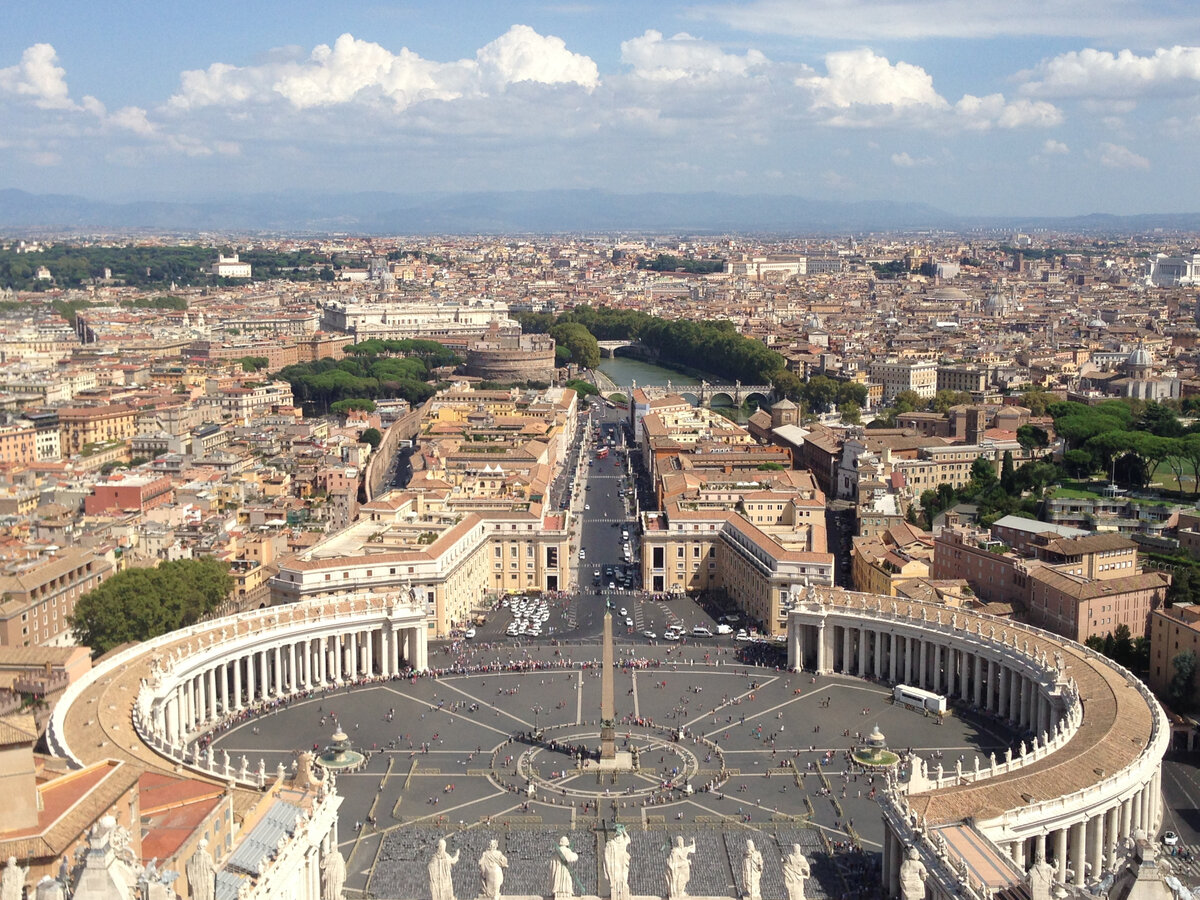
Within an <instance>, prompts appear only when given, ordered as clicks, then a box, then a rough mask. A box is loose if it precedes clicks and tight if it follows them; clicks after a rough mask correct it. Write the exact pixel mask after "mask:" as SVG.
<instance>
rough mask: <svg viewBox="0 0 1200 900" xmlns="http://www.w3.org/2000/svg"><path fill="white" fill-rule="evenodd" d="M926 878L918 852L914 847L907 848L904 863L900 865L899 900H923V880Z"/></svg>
mask: <svg viewBox="0 0 1200 900" xmlns="http://www.w3.org/2000/svg"><path fill="white" fill-rule="evenodd" d="M928 877H929V872H928V870H927V869H926V868H925V864H924V863H923V862H921V854H920V852H919V851H918V850H917V848H916V847H909V848H908V854H907V856H906V857H905V860H904V862H902V863H900V898H901V900H925V879H926V878H928Z"/></svg>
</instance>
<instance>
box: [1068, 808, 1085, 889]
mask: <svg viewBox="0 0 1200 900" xmlns="http://www.w3.org/2000/svg"><path fill="white" fill-rule="evenodd" d="M1086 832H1087V827H1086V825H1085V823H1083V822H1076V823H1075V824H1074V825H1072V826H1071V868H1072V869H1074V870H1075V874H1074V877H1073V878H1072V879H1071V883H1072V884H1073V885H1075V886H1076V887H1083V880H1084V871H1083V870H1084V867H1085V866H1086V865H1087V856H1086V851H1087V837H1086Z"/></svg>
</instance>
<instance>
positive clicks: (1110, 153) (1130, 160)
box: [1097, 144, 1150, 169]
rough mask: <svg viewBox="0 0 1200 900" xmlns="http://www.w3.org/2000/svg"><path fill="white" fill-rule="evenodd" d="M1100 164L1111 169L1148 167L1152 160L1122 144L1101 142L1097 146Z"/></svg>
mask: <svg viewBox="0 0 1200 900" xmlns="http://www.w3.org/2000/svg"><path fill="white" fill-rule="evenodd" d="M1097 152H1098V156H1097V158H1098V159H1099V160H1100V165H1102V166H1105V167H1107V168H1109V169H1148V168H1150V160H1148V159H1146V157H1144V156H1141V155H1139V154H1137V153H1134V152H1133V151H1132V150H1130V149H1129V148H1128V147H1123V146H1121V145H1120V144H1101V145H1100V146H1099V148H1097Z"/></svg>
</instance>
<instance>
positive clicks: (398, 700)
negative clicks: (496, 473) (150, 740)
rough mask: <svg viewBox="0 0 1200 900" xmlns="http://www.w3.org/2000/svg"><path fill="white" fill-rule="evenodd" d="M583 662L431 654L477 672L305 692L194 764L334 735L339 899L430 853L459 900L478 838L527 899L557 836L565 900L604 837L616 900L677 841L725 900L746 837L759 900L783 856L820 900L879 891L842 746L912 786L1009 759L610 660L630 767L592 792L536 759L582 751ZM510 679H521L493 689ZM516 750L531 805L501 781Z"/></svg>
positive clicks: (575, 650) (857, 695)
mask: <svg viewBox="0 0 1200 900" xmlns="http://www.w3.org/2000/svg"><path fill="white" fill-rule="evenodd" d="M599 655H600V644H599V643H598V642H594V643H584V644H580V643H574V642H573V643H570V644H566V643H564V644H562V645H558V646H555V645H552V644H550V643H546V644H544V645H543V646H541V647H536V646H533V647H526V648H517V647H513V646H511V645H507V644H495V645H465V646H463V645H459V646H456V647H445V646H434V647H431V652H430V666H431V667H433V668H434V669H450V668H453V667H459V668H468V669H472V670H477V669H479V667H482V666H492V667H496V670H492V671H467V672H458V673H454V672H449V671H446V672H443V673H442V674H439V675H438V676H437V677H432V676H424V677H420V678H415V679H394V680H389V681H376V682H370V683H366V684H361V685H355V686H351V687H349V688H340V689H338V690H336V691H326V692H320V693H316V694H313V695H311V696H309V697H306V698H304V699H296V700H292V701H290V702H288V703H286V704H284V705H280V706H279V707H278V708H277V709H276V711H274V712H271V713H269V714H265V715H259V716H257V717H255V718H251V719H247V720H246V721H243V722H241V723H238V724H237V725H235V726H234V727H232V728H230V729H229V730H227V731H225V732H223V733H222V734H220V735H219V736H218V737H217V738H215V739H214V741H213V746H214V747H215V748H216V749H217V750H218V751H220V750H228V752H229V754H230V756H231V757H232V758H233V759H235V760H237V759H240V758H241V756H243V755H245V756H246V757H247V758H248V759H249V760H250V761H251V764H252V765H254V766H256V765H257V764H258V760H259V759H260V758H261V759H263V760H265V762H266V765H267V768H268V770H269V771H270V770H274V768H275V766H276V765H277V764H278V763H280V762H282V763H283V764H284V765H285V766H287V765H290V764H291V762H292V759H293V752H294V751H296V750H301V749H312V747H313V745H314V744H318V745H319V746H320V747H324V746H326V745H327V744H328V743H329V740H330V736H331V735H332V734H333V732H334V731H335V730H336V728H337V727H338V726H340V727H341V728H342V729H344V730H345V731H346V733H347V734H348V735H349V737H350V739H351V741H352V743H353V745H354V747H355V749H357V750H360V751H362V752H363V753H364V754H366V755H367V757H368V760H367V763H366V764H365V766H364V767H363V768H362V769H361V770H360V771H357V772H353V773H347V774H342V775H340V776H338V780H337V783H338V790H339V792H340V793H341V794H342V795H343V796H344V798H345V800H344V803H343V805H342V809H341V832H340V842H341V848H342V851H343V853H345V854H346V856H347V859H348V865H347V883H346V891H347V896H348V897H368V896H370V897H379V898H400V897H403V898H407V897H414V898H425V897H428V896H429V893H428V891H429V885H428V877H427V875H426V869H425V866H426V864H427V862H428V859H429V857H430V856H431V855H432V853H433V849H434V847H435V845H436V842H437V839H438V838H439V837H446V839H447V844H448V849H449V850H450V852H451V853H453V852H454V851H455V850H456V849H459V850H461V851H462V852H461V856H460V859H459V863H458V865H457V866H455V868H454V876H453V877H454V884H455V891H456V895H457V896H459V897H474V896H477V894H478V889H479V869H478V859H479V856H480V854H481V853H482V852H483V850H484V849H485V848H486V847H487V843H488V841H489V840H490V839H492V838H495V839H497V840H498V841H499V844H500V849H501V850H502V851H503V852H505V853H506V854H507V855H508V857H509V868H508V870H507V871H506V873H505V881H504V887H503V893H505V894H509V893H512V894H539V893H541V894H544V893H545V892H546V890H547V887H548V884H549V861H550V855H551V852H552V850H553V847H554V845H555V844H556V843H557V840H558V838H559V837H560V836H562V835H566V836H568V837H569V838H570V839H571V845H572V847H573V848H574V849H575V851H576V852H577V853H579V854H580V859H579V862H578V863H576V864H575V865H574V866H573V870H574V871H575V873H576V878H577V880H578V882H579V887H578V889H577V891H576V893H577V894H579V893H587V894H595V893H597V892H598V891H599V893H601V895H604V896H607V884H606V882H604V880H603V864H602V859H603V840H604V835H605V833H606V831H611V829H612V827H613V826H614V824H615V822H621V823H623V824H625V826H626V827H627V829H628V830H629V833H630V835H631V838H632V844H631V846H630V853H631V857H632V864H631V868H630V888H631V890H632V892H633V894H634V895H662V894H663V893H664V892H665V881H664V874H663V873H664V871H665V864H666V855H667V848H668V847H669V846H670V845H671V844H672V843H674V838H675V835H676V834H680V835H683V836H684V837H685V842H687V843H690V842H691V841H692V840H695V841H696V853H695V855H694V856H693V857H692V881H691V886H690V887H689V893H690V894H692V895H693V896H705V895H709V896H735V895H740V892H741V884H740V880H741V857H742V854H743V852H744V851H745V846H746V840H747V839H748V838H749V839H752V840H754V841H755V844H756V846H758V848H759V849H760V850H761V851H762V853H763V859H764V871H763V876H762V890H763V895H764V896H785V894H786V892H785V891H784V887H783V880H782V871H781V859H782V857H783V856H785V855H787V853H789V852H790V851H791V848H792V844H793V843H799V844H800V845H801V846H802V847H803V848H804V850H805V853H806V854H807V855H808V856H809V859H810V863H811V865H812V871H813V877H812V878H811V879H810V880H809V884H808V896H809V897H813V898H824V897H853V896H861V897H869V896H873V894H874V887H875V885H877V883H878V868H879V866H878V854H879V851H880V841H881V838H882V833H883V826H882V822H881V820H880V816H879V811H878V809H877V807H876V805H875V802H874V799H873V796H872V789H873V788H874V787H879V786H881V785H882V777H881V776H878V775H876V776H874V779H873V780H872V776H871V775H869V774H867V773H865V772H862V771H861V770H859V769H857V767H853V766H850V765H849V764H848V762H847V760H846V757H845V754H846V751H848V750H849V749H850V748H851V747H853V746H855V745H857V744H858V743H860V741H859V740H858V739H857V738H856V735H861V736H865V735H866V734H868V733H869V732H870V731H871V730H872V728H873V727H874V726H875V725H876V724H878V725H879V727H880V728H881V730H882V731H883V732H884V734H885V735H886V736H887V742H888V745H889V746H890V747H891V748H893V749H896V750H898V751H903V750H905V749H907V748H915V749H916V751H917V752H918V753H920V754H921V755H923V756H924V757H925V758H926V759H927V760H928V761H929V763H930V766H931V767H933V766H935V765H936V764H937V763H938V762H943V763H944V764H945V766H946V767H947V768H953V766H954V763H955V762H956V761H957V760H958V759H959V758H960V757H961V758H962V760H963V766H964V768H965V769H968V770H969V769H972V768H973V766H974V759H975V756H976V755H978V757H979V760H980V763H981V765H986V764H987V758H988V753H989V752H995V753H996V755H997V756H1000V757H1002V756H1003V753H1004V750H1005V748H1007V747H1010V746H1013V745H1014V743H1015V742H1016V741H1017V740H1018V736H1015V735H1013V734H1011V733H1010V732H1009V731H1008V730H1007V729H1006V727H1005V726H1004V725H1002V724H1001V723H1000V722H999V721H997V720H994V719H991V718H990V717H977V716H975V715H974V714H973V713H972V712H970V711H968V710H958V711H956V712H955V713H954V714H952V715H950V716H948V717H947V718H946V719H944V720H941V722H940V723H939V720H938V719H936V718H933V717H924V716H922V715H921V714H920V713H917V712H913V711H910V710H908V709H905V708H902V707H896V706H893V705H892V703H891V701H890V697H891V691H890V689H889V688H888V687H887V686H885V685H883V684H876V683H871V682H870V681H866V680H862V679H856V678H848V677H843V676H821V677H816V678H815V679H814V677H813V676H812V675H810V674H807V673H805V674H795V673H789V672H786V671H781V670H777V669H775V668H773V667H768V666H754V665H746V664H741V663H738V662H737V660H736V658H735V656H734V652H733V650H732V649H726V648H720V649H718V648H716V647H713V646H702V645H693V646H687V647H669V646H666V645H657V646H648V645H646V644H640V645H629V644H626V645H621V644H620V643H618V646H617V665H618V667H619V671H618V672H617V674H616V679H615V686H616V714H617V738H618V741H617V742H618V747H619V748H621V747H623V746H624V745H625V744H626V743H627V742H628V743H633V744H638V745H639V746H642V747H646V748H649V749H647V750H646V751H645V752H643V753H642V755H641V769H640V771H638V772H630V773H621V774H618V775H615V776H613V775H609V774H605V775H603V776H601V775H599V774H598V773H597V771H596V770H595V769H591V768H585V769H584V770H582V771H580V770H578V769H577V768H576V763H575V761H574V759H573V757H571V756H570V755H569V754H568V753H566V752H555V751H552V750H550V748H549V747H548V746H547V743H548V742H549V741H550V740H552V739H558V740H561V741H565V742H572V736H575V737H577V738H578V739H579V742H581V743H585V744H588V745H590V746H591V748H592V749H593V750H595V749H598V747H599V739H598V735H599V717H600V679H599V677H598V676H599V671H598V667H597V665H596V661H597V660H598V657H599ZM514 663H521V664H523V665H525V666H528V667H530V668H529V670H527V671H522V672H515V671H500V670H498V669H499V667H509V666H511V665H512V664H514ZM535 666H541V667H543V668H534V667H535ZM679 728H684V729H685V734H684V736H683V737H682V739H681V740H679V741H678V743H677V744H676V753H675V754H672V753H671V752H669V749H668V748H667V747H666V746H663V745H662V744H661V743H660V744H656V745H654V746H657V747H658V748H659V749H653V748H652V745H651V742H650V741H649V739H648V738H650V737H653V738H654V739H655V740H657V741H664V740H666V741H670V740H671V739H673V737H674V735H673V733H674V731H676V730H677V729H679ZM534 732H539V733H541V735H542V741H541V742H540V743H539V742H537V740H536V739H535V737H534V736H533V735H534ZM664 736H666V737H664ZM644 738H645V739H644ZM531 750H532V751H533V752H532V753H530V754H529V755H530V758H532V759H533V760H534V764H535V767H536V774H537V779H536V784H535V787H536V790H535V794H534V796H532V797H530V796H528V795H527V793H526V789H525V785H526V778H525V777H524V775H523V774H522V771H524V770H522V769H520V762H521V758H522V755H523V754H526V753H527V752H529V751H531ZM660 750H661V751H662V752H660ZM681 756H682V757H684V758H694V761H695V773H694V775H693V777H692V778H691V780H690V782H689V783H688V784H689V786H690V787H691V788H692V790H693V792H692V793H687V791H686V788H684V787H683V786H682V785H677V786H674V787H664V783H667V782H670V781H671V779H672V777H673V770H674V769H675V768H677V767H680V758H681ZM721 760H723V761H724V765H725V766H726V767H727V769H726V771H725V773H724V780H723V781H721V782H720V783H719V784H718V786H717V787H716V789H714V790H712V791H705V790H703V788H704V786H705V785H707V784H709V783H710V782H714V781H719V780H720V779H721V778H722V773H721Z"/></svg>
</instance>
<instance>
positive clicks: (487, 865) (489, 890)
mask: <svg viewBox="0 0 1200 900" xmlns="http://www.w3.org/2000/svg"><path fill="white" fill-rule="evenodd" d="M499 848H500V844H499V842H497V841H496V840H495V839H492V840H490V841H488V848H487V849H486V850H484V851H483V855H482V856H480V857H479V880H480V881H481V882H482V883H483V887H482V889H481V891H480V896H481V897H482V898H483V900H500V885H502V884H504V870H505V869H507V868H508V857H507V856H505V855H504V854H503V853H501V852H500V849H499Z"/></svg>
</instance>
